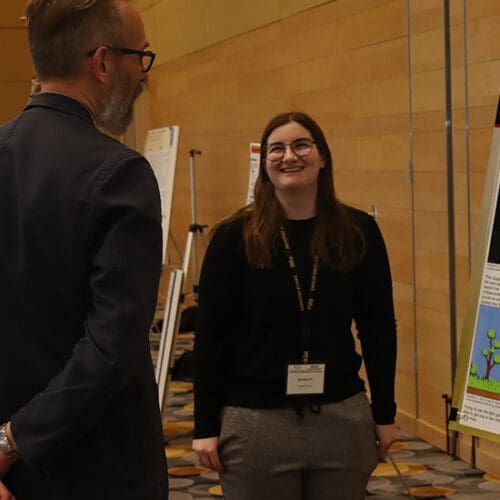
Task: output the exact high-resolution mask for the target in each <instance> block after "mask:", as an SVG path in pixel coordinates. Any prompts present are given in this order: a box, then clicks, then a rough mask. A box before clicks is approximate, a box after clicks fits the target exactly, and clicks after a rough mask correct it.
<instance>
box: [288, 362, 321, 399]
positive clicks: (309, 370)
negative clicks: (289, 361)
mask: <svg viewBox="0 0 500 500" xmlns="http://www.w3.org/2000/svg"><path fill="white" fill-rule="evenodd" d="M324 390H325V364H324V363H316V364H312V363H311V364H307V363H304V364H300V365H288V375H287V379H286V395H287V396H294V395H299V394H301V395H306V394H323V392H324Z"/></svg>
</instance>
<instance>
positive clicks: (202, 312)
mask: <svg viewBox="0 0 500 500" xmlns="http://www.w3.org/2000/svg"><path fill="white" fill-rule="evenodd" d="M349 210H350V211H351V214H352V216H353V217H354V219H355V221H356V222H357V224H358V225H359V227H360V228H361V230H362V232H363V234H364V238H365V244H366V248H365V253H364V257H363V259H362V261H361V262H360V264H359V265H358V266H357V267H356V268H355V269H354V270H353V271H352V272H350V273H348V274H344V275H341V274H339V273H336V272H335V271H333V270H332V269H330V268H328V267H327V266H326V265H321V266H320V270H319V275H318V282H317V290H316V294H315V305H314V308H313V310H312V311H311V312H310V313H308V314H309V323H310V325H311V330H312V341H311V354H310V359H311V361H312V362H320V361H322V362H326V377H325V393H324V394H323V395H321V396H307V397H305V396H299V397H297V396H292V397H290V396H288V397H287V396H286V395H285V387H286V371H287V364H288V363H290V362H294V363H299V362H300V359H301V353H302V349H301V345H302V344H301V338H300V325H301V314H302V313H301V312H300V310H299V306H298V300H297V293H296V290H295V286H294V283H293V278H292V275H291V272H290V268H289V267H288V264H287V260H286V257H285V254H284V250H281V251H279V252H277V255H276V256H275V258H274V262H273V266H272V268H271V269H255V268H252V267H250V265H249V263H248V261H247V259H246V257H245V249H244V244H243V236H242V230H243V220H238V221H235V222H232V223H228V224H225V225H223V226H221V227H220V228H219V229H218V230H217V231H216V233H215V235H214V236H213V238H212V240H211V242H210V244H209V246H208V249H207V252H206V255H205V259H204V262H203V267H202V272H201V278H200V289H199V314H198V328H197V332H196V337H195V359H196V368H195V431H194V437H195V438H203V437H211V436H218V435H219V433H220V420H219V414H220V410H221V408H222V407H223V406H228V405H231V406H242V407H248V408H279V407H284V406H297V404H299V405H301V404H309V403H321V402H334V401H340V400H343V399H346V398H348V397H350V396H352V395H354V394H356V393H357V392H360V391H362V390H364V383H363V381H362V380H361V379H360V377H359V375H358V371H359V368H360V366H361V363H362V359H364V362H365V366H366V370H367V374H368V379H369V383H370V392H371V397H372V411H373V415H374V418H375V421H376V423H378V424H388V423H392V422H393V421H394V416H395V412H396V404H395V402H394V374H395V362H396V323H395V317H394V307H393V300H392V284H391V275H390V269H389V262H388V258H387V252H386V249H385V245H384V241H383V238H382V235H381V233H380V230H379V228H378V226H377V224H376V222H375V221H374V219H373V218H372V217H370V216H369V215H367V214H366V213H364V212H360V211H358V210H354V209H351V208H349ZM314 224H315V219H314V218H313V219H309V220H303V221H289V222H288V227H287V231H288V235H289V239H290V244H291V248H292V251H293V254H294V257H295V260H296V263H297V268H298V271H299V278H300V282H301V285H302V289H303V291H304V292H303V293H304V295H305V296H306V297H307V293H308V290H309V285H310V279H311V269H312V256H311V252H310V242H311V236H312V232H313V229H314ZM353 320H354V321H355V323H356V328H357V331H358V336H359V339H360V341H361V346H362V350H363V358H361V356H360V355H359V354H358V353H357V352H356V350H355V345H354V339H353V335H352V332H351V325H352V321H353Z"/></svg>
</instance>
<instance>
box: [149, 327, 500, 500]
mask: <svg viewBox="0 0 500 500" xmlns="http://www.w3.org/2000/svg"><path fill="white" fill-rule="evenodd" d="M153 344H154V342H153ZM191 347H192V334H182V335H180V336H179V339H178V342H177V352H176V354H177V356H178V355H180V354H181V353H182V352H183V351H185V350H186V349H190V348H191ZM154 354H155V353H154V351H153V355H154ZM192 430H193V393H192V384H191V383H190V382H186V381H173V382H171V384H170V391H169V395H168V399H167V408H166V410H165V413H164V432H165V438H166V447H165V450H166V453H167V457H168V463H169V477H170V500H214V499H215V498H217V497H218V498H222V497H223V494H222V491H221V487H220V483H219V479H218V476H217V474H216V473H214V472H211V471H209V470H207V469H204V468H203V467H200V466H198V465H197V461H196V455H195V454H194V453H193V452H192V450H191V433H192ZM391 457H392V459H393V462H394V463H391V461H390V460H389V459H387V461H386V462H383V463H380V464H379V465H378V467H377V468H376V470H375V471H374V473H373V475H372V477H371V479H370V482H369V484H368V489H367V493H366V499H367V500H376V499H378V500H393V499H394V500H397V499H404V498H406V499H408V498H415V499H421V498H434V499H438V498H441V499H443V498H449V499H452V500H500V477H494V476H492V475H490V474H485V473H484V472H482V471H480V470H478V469H474V468H472V467H471V466H470V465H468V464H466V463H465V462H462V461H461V460H458V459H454V458H452V457H450V456H449V455H447V454H446V453H444V452H442V451H441V450H438V449H437V448H435V447H433V446H432V445H430V444H428V443H426V442H424V441H421V440H419V439H418V438H415V437H413V436H410V435H408V434H405V433H403V432H400V433H399V434H398V440H397V442H396V443H394V445H393V447H392V448H391ZM394 464H395V465H396V466H397V468H398V469H399V473H400V474H401V476H400V475H399V474H398V471H397V470H396V468H395V467H394ZM259 500H265V499H259ZM283 500H286V499H283ZM325 500H328V499H325Z"/></svg>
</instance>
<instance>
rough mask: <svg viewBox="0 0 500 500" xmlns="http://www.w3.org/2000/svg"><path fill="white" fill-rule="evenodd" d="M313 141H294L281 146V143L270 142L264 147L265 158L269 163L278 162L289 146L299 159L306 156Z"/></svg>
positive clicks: (310, 149) (302, 139) (304, 139)
mask: <svg viewBox="0 0 500 500" xmlns="http://www.w3.org/2000/svg"><path fill="white" fill-rule="evenodd" d="M314 143H315V141H313V140H312V139H306V138H301V139H295V140H294V141H292V142H290V143H289V144H283V143H282V142H272V143H271V144H268V145H267V147H266V158H267V159H268V160H269V161H271V162H278V161H281V160H282V159H283V157H284V156H285V152H286V147H287V146H290V149H291V150H292V152H293V154H294V155H295V156H298V157H299V158H303V157H304V156H307V155H308V154H309V153H310V152H311V151H312V148H313V145H314Z"/></svg>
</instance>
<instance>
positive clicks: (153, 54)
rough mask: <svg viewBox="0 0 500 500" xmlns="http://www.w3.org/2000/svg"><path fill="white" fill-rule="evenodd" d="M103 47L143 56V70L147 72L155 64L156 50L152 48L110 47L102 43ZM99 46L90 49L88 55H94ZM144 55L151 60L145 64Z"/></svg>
mask: <svg viewBox="0 0 500 500" xmlns="http://www.w3.org/2000/svg"><path fill="white" fill-rule="evenodd" d="M102 47H106V48H107V49H109V50H116V51H118V52H121V53H123V54H131V55H135V56H140V57H141V66H142V72H143V73H147V72H148V71H149V70H150V69H151V67H152V66H153V63H154V60H155V57H156V52H153V51H152V50H136V49H129V48H127V47H110V46H109V45H102ZM98 49H99V47H97V48H95V49H94V50H90V51H89V52H87V54H86V56H87V57H90V56H93V55H94V54H95V53H96V52H97V50H98ZM144 57H148V58H149V61H148V64H147V65H146V66H145V65H144V64H143V62H142V60H143V58H144Z"/></svg>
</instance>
